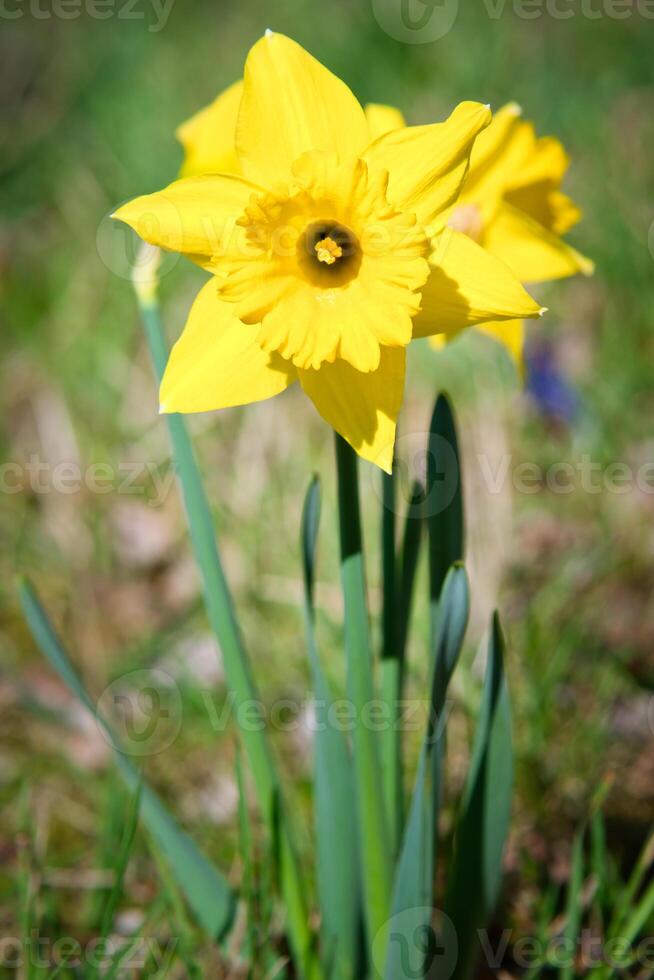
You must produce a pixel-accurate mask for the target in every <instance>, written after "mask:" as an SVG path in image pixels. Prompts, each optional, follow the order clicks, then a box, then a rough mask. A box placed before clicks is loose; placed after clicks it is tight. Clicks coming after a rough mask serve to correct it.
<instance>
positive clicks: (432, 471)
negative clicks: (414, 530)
mask: <svg viewBox="0 0 654 980" xmlns="http://www.w3.org/2000/svg"><path fill="white" fill-rule="evenodd" d="M426 510H427V526H428V530H429V581H430V595H431V602H432V608H434V607H435V605H436V604H437V603H438V597H439V596H440V593H441V589H442V588H443V583H444V581H445V576H446V575H447V572H448V569H449V568H450V567H451V566H452V565H453V564H454V563H455V562H457V561H463V557H464V522H463V484H462V480H461V462H460V456H459V440H458V438H457V434H456V424H455V421H454V413H453V411H452V407H451V405H450V402H449V400H448V398H447V396H446V395H439V396H438V398H437V399H436V404H435V406H434V412H433V415H432V417H431V422H430V425H429V445H428V453H427V487H426Z"/></svg>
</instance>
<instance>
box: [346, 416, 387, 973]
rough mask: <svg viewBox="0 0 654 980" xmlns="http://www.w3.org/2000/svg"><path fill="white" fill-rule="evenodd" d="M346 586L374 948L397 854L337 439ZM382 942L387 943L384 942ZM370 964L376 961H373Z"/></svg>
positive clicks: (352, 459)
mask: <svg viewBox="0 0 654 980" xmlns="http://www.w3.org/2000/svg"><path fill="white" fill-rule="evenodd" d="M336 466H337V474H338V513H339V523H340V548H341V582H342V587H343V598H344V604H345V648H346V658H347V690H348V698H349V700H350V702H351V704H352V707H353V712H354V716H355V719H356V721H355V725H354V731H353V748H354V777H355V784H356V802H357V822H358V835H359V844H360V855H361V864H362V868H361V878H362V882H363V895H364V908H365V916H366V927H367V936H368V943H369V948H370V947H372V945H373V943H374V941H375V939H376V938H377V943H375V948H376V949H377V948H378V946H377V944H378V943H379V942H380V940H379V938H378V937H379V933H380V931H381V930H383V929H385V927H386V925H387V920H388V916H389V910H390V895H391V869H392V855H391V851H390V847H389V836H388V825H387V819H386V806H385V800H384V789H383V783H382V778H381V776H382V770H381V760H380V756H379V745H378V743H377V739H376V737H375V731H374V730H373V728H372V725H371V723H370V714H369V713H370V709H371V707H372V706H373V701H374V693H375V692H374V683H373V674H372V655H371V644H370V634H369V628H368V610H367V604H366V586H365V573H364V566H363V551H362V540H361V516H360V511H359V485H358V474H357V457H356V454H355V453H354V451H353V450H352V449H351V448H350V446H349V445H348V444H347V443H346V442H345V441H344V440H343V439H342V438H341V437H340V436H338V435H337V436H336ZM382 943H383V939H382ZM371 962H374V960H372V959H371Z"/></svg>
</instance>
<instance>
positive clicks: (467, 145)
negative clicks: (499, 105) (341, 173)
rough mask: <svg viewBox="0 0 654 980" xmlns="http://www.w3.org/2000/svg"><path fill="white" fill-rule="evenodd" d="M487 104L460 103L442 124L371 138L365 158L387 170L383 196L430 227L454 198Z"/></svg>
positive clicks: (486, 121)
mask: <svg viewBox="0 0 654 980" xmlns="http://www.w3.org/2000/svg"><path fill="white" fill-rule="evenodd" d="M490 120H491V112H490V109H489V108H488V106H485V105H481V104H480V103H479V102H461V103H460V104H459V105H458V106H457V107H456V109H455V110H454V111H453V112H452V114H451V116H450V117H449V119H447V120H446V121H445V122H443V123H434V124H433V125H430V126H406V127H405V128H404V129H396V130H393V131H392V132H390V133H386V135H384V136H381V137H380V138H379V139H377V140H375V142H374V143H372V144H371V146H369V147H368V149H367V150H366V152H365V154H364V158H365V159H366V160H367V161H368V163H369V164H370V166H371V168H373V167H378V168H382V169H384V170H388V172H389V181H388V198H389V201H391V203H392V204H395V205H396V206H397V207H399V208H401V209H402V210H404V211H408V212H412V213H413V214H415V215H416V216H417V218H418V220H419V221H420V223H421V224H422V225H423V226H429V225H431V224H432V223H433V222H435V221H436V219H437V218H439V217H441V222H442V223H444V221H445V214H444V212H445V211H446V209H447V208H449V207H450V206H451V205H452V204H453V203H454V202H455V201H456V199H457V197H458V195H459V191H460V189H461V185H462V183H463V180H464V178H465V175H466V172H467V169H468V160H469V157H470V151H471V148H472V145H473V143H474V141H475V138H476V137H477V135H478V134H479V133H480V132H481V131H482V130H483V129H484V128H485V127H486V126H488V124H489V123H490Z"/></svg>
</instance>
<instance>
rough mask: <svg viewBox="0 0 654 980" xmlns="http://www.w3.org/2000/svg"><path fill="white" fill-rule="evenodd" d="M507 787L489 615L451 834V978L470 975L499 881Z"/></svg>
mask: <svg viewBox="0 0 654 980" xmlns="http://www.w3.org/2000/svg"><path fill="white" fill-rule="evenodd" d="M512 784H513V750H512V745H511V711H510V705H509V692H508V688H507V684H506V677H505V674H504V639H503V637H502V631H501V627H500V622H499V617H498V615H497V613H495V614H494V615H493V623H492V630H491V637H490V642H489V648H488V665H487V668H486V679H485V684H484V698H483V702H482V708H481V713H480V716H479V720H478V722H477V731H476V734H475V743H474V747H473V753H472V760H471V763H470V771H469V774H468V780H467V783H466V789H465V793H464V797H463V803H462V812H461V816H460V819H459V822H458V826H457V830H456V850H455V856H454V861H453V864H452V867H451V869H450V874H449V887H448V893H447V899H446V904H445V911H446V913H447V915H448V916H449V917H450V919H451V921H452V923H453V925H454V929H455V930H456V935H457V937H458V943H459V959H458V963H457V969H456V972H455V974H454V976H455V977H456V978H457V980H458V978H463V977H467V976H469V975H470V971H471V969H472V967H473V965H474V961H475V958H476V956H477V954H478V952H479V948H478V941H477V929H479V928H481V927H483V926H484V925H485V924H486V923H487V920H488V918H489V916H490V914H491V912H492V910H493V907H494V905H495V902H496V900H497V895H498V892H499V889H500V885H501V881H502V854H503V851H504V843H505V840H506V835H507V832H508V827H509V817H510V810H511V791H512Z"/></svg>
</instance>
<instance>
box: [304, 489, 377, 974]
mask: <svg viewBox="0 0 654 980" xmlns="http://www.w3.org/2000/svg"><path fill="white" fill-rule="evenodd" d="M319 523H320V483H319V481H318V479H317V478H315V477H314V479H313V480H312V481H311V484H310V485H309V489H308V491H307V495H306V498H305V501H304V509H303V512H302V534H301V548H302V559H303V560H302V565H303V573H304V621H305V629H306V636H307V646H308V649H309V663H310V666H311V676H312V683H313V690H314V696H315V735H314V817H315V831H316V845H317V874H318V893H319V900H320V909H321V921H322V945H323V960H324V961H325V962H326V964H328V966H327V968H326V975H327V976H328V977H330V978H333V980H347V978H351V977H355V976H361V975H362V974H363V972H364V971H363V968H362V965H361V960H360V957H361V942H360V940H361V929H362V924H363V922H362V903H361V882H360V878H359V855H358V851H357V841H356V837H355V835H354V834H353V833H352V828H353V827H354V826H355V825H356V810H355V796H354V778H353V772H352V756H351V753H350V749H349V746H348V743H347V739H346V736H345V733H344V732H343V731H342V730H340V729H339V727H338V726H337V724H336V723H335V714H334V712H333V710H332V706H333V704H334V698H333V695H332V691H331V689H330V685H329V682H328V680H327V678H326V676H325V673H324V671H323V668H322V664H321V662H320V657H319V654H318V648H317V644H316V636H315V610H314V576H315V558H316V541H317V536H318V526H319Z"/></svg>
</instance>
